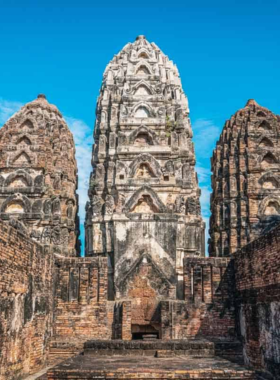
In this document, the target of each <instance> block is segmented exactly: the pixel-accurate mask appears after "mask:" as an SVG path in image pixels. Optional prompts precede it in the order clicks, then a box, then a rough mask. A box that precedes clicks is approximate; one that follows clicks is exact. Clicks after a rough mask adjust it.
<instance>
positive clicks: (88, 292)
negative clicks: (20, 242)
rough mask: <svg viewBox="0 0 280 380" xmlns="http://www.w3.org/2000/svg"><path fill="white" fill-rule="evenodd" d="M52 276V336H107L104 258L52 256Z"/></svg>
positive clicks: (61, 338) (78, 339) (76, 337)
mask: <svg viewBox="0 0 280 380" xmlns="http://www.w3.org/2000/svg"><path fill="white" fill-rule="evenodd" d="M55 277H56V290H55V313H54V331H53V332H54V339H55V340H57V341H59V340H60V341H63V340H64V341H67V340H69V339H71V340H72V341H75V340H76V341H81V342H84V341H85V340H87V339H109V338H110V337H111V331H109V329H108V321H107V283H108V275H107V259H106V258H102V257H95V258H93V257H88V258H61V259H56V261H55Z"/></svg>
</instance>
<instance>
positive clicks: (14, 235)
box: [0, 221, 53, 380]
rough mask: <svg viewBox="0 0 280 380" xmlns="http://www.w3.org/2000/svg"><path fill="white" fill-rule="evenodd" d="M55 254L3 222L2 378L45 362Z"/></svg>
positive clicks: (0, 274)
mask: <svg viewBox="0 0 280 380" xmlns="http://www.w3.org/2000/svg"><path fill="white" fill-rule="evenodd" d="M52 267H53V255H52V253H51V252H50V247H49V246H45V247H44V246H40V245H38V244H37V243H35V242H34V241H32V240H31V239H29V238H28V237H26V236H25V235H24V234H22V233H21V232H20V231H18V230H16V229H14V228H13V227H10V226H8V225H7V224H4V223H3V222H2V221H0V379H1V380H6V379H10V380H12V379H21V378H23V375H24V374H28V373H33V372H36V371H38V370H39V369H40V368H41V367H42V366H43V365H44V364H45V362H46V358H47V354H48V347H49V340H50V335H51V324H52V304H53V302H52V273H53V271H52Z"/></svg>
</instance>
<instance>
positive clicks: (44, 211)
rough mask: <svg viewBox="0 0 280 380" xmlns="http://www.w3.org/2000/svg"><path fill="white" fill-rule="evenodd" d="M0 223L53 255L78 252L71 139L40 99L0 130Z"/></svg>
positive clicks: (61, 121) (58, 117)
mask: <svg viewBox="0 0 280 380" xmlns="http://www.w3.org/2000/svg"><path fill="white" fill-rule="evenodd" d="M0 152H1V155H0V167H1V169H0V212H1V214H0V217H1V219H2V220H4V221H7V222H9V223H10V224H12V225H14V226H16V227H17V228H21V229H22V230H24V232H27V233H28V234H29V235H30V236H31V237H32V238H33V239H34V240H36V241H37V242H39V243H42V244H47V245H52V246H53V249H54V252H56V253H59V254H62V255H64V256H76V255H77V251H79V245H78V244H77V243H78V240H77V239H78V235H79V223H78V218H77V208H78V206H77V195H76V188H77V178H76V176H77V165H76V160H75V146H74V141H73V136H72V134H71V132H70V131H69V129H68V127H67V125H66V123H65V120H64V119H63V118H62V115H61V114H60V112H59V111H58V109H57V108H56V107H55V106H54V105H51V104H49V103H48V101H47V100H46V98H45V96H44V95H39V96H38V98H37V99H36V100H34V101H33V102H31V103H28V104H26V105H25V106H24V107H22V108H21V110H20V111H19V112H17V113H16V114H15V115H13V116H12V117H11V118H10V119H9V120H8V121H7V123H6V124H5V125H4V126H3V127H2V128H1V130H0Z"/></svg>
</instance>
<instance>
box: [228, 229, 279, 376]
mask: <svg viewBox="0 0 280 380" xmlns="http://www.w3.org/2000/svg"><path fill="white" fill-rule="evenodd" d="M234 259H235V272H236V273H235V278H236V288H237V301H238V303H237V305H238V310H239V320H240V330H241V334H242V337H243V343H244V357H245V361H246V362H247V364H251V365H253V366H254V367H256V368H263V369H265V370H268V371H269V372H271V373H272V374H273V375H274V376H276V375H278V376H279V373H280V333H279V331H280V270H279V262H280V226H278V227H276V228H275V229H273V230H272V231H270V232H268V233H267V234H266V235H264V236H262V237H260V238H259V239H257V240H255V241H254V242H252V243H250V244H248V245H247V246H245V247H244V248H242V249H241V250H239V251H237V252H236V253H235V254H234Z"/></svg>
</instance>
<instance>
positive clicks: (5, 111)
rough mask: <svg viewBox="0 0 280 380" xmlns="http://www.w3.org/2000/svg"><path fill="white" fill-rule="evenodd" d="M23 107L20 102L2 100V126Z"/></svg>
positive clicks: (0, 123)
mask: <svg viewBox="0 0 280 380" xmlns="http://www.w3.org/2000/svg"><path fill="white" fill-rule="evenodd" d="M22 106H23V104H22V103H20V102H11V101H9V100H4V99H2V98H0V126H2V124H5V123H6V121H7V120H8V119H9V118H10V117H11V116H12V115H13V114H14V113H15V112H17V111H18V110H19V109H20V108H21V107H22Z"/></svg>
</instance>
